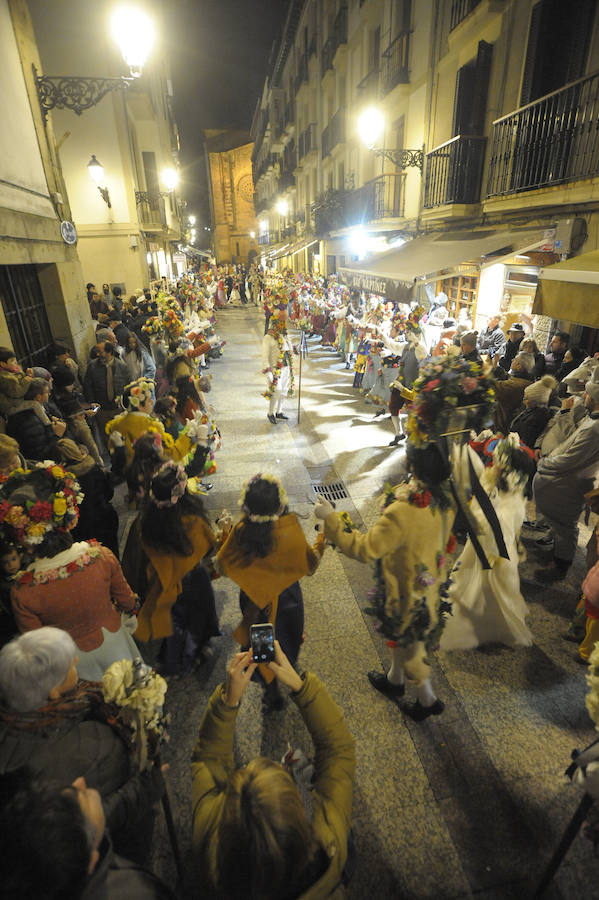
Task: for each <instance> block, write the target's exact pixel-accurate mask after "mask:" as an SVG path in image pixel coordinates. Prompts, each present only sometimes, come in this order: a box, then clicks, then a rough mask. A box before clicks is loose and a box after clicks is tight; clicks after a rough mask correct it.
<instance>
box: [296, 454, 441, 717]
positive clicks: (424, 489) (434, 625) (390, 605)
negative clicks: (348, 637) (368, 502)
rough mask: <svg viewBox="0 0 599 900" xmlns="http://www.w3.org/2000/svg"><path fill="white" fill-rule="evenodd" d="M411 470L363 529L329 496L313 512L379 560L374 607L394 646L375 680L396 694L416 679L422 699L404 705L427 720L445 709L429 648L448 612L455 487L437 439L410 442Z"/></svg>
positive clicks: (334, 537) (350, 546)
mask: <svg viewBox="0 0 599 900" xmlns="http://www.w3.org/2000/svg"><path fill="white" fill-rule="evenodd" d="M407 459H408V466H409V469H410V473H411V477H410V481H409V482H408V483H407V484H401V485H399V486H398V487H396V488H394V489H389V490H388V491H387V492H386V493H385V494H384V495H383V498H382V511H381V515H380V518H379V519H378V521H377V522H376V523H375V524H374V525H373V526H372V528H370V529H369V531H367V532H366V534H361V533H360V532H358V531H354V530H353V529H351V530H350V531H349V532H348V530H347V526H346V522H345V521H344V519H342V518H341V516H340V515H339V514H337V513H335V511H334V510H333V507H332V506H331V504H330V503H329V502H328V501H327V500H319V501H318V502H317V503H316V505H315V506H314V514H315V515H316V517H317V518H319V519H324V535H325V537H326V538H327V540H329V541H331V542H332V543H333V544H335V546H336V547H337V548H338V549H339V550H340V551H341V552H342V553H344V554H345V555H346V556H349V557H350V558H352V559H358V560H360V561H361V562H369V563H374V564H375V571H376V577H377V582H378V583H377V588H376V594H375V597H374V604H375V605H374V611H375V614H376V615H377V617H378V618H379V621H380V623H381V626H380V630H381V631H382V632H383V633H384V634H385V635H386V637H387V639H388V646H390V647H391V649H392V662H391V668H390V669H389V671H388V672H387V673H386V674H385V673H384V672H376V671H373V672H369V673H368V678H369V680H370V683H371V684H372V686H373V687H374V688H376V690H377V691H380V692H381V693H382V694H383V695H384V696H385V697H388V698H389V699H391V700H393V701H395V702H397V701H398V700H399V699H401V698H402V697H403V695H404V693H405V679H406V678H407V679H408V680H409V681H410V682H411V683H412V684H414V685H415V687H416V696H417V699H416V701H415V702H412V703H404V704H403V705H402V706H401V709H403V710H404V712H406V714H407V715H409V716H410V718H412V719H415V720H416V721H421V720H423V719H426V718H428V717H429V716H431V715H435V716H437V715H439V714H440V713H442V712H443V709H444V704H443V703H442V702H441V701H440V700H438V699H437V697H436V695H435V693H434V691H433V688H432V684H431V678H430V671H431V669H430V663H429V661H428V658H427V657H428V654H429V653H430V651H431V649H433V648H434V647H435V645H436V644H437V643H438V640H439V636H440V633H441V631H442V628H443V623H444V619H445V612H446V604H445V601H444V599H443V593H444V589H443V586H444V584H445V582H446V580H447V555H446V553H447V550H448V549H450V550H451V543H450V539H451V538H452V534H451V528H452V525H453V520H454V518H455V506H454V503H453V499H452V496H451V491H450V489H449V482H448V478H449V475H450V467H449V463H448V462H447V461H446V460H445V459H444V458H443V457H442V455H441V453H440V451H439V448H438V447H437V446H436V445H435V444H429V445H427V446H426V447H424V448H422V449H417V448H415V447H413V446H412V445H411V444H408V448H407Z"/></svg>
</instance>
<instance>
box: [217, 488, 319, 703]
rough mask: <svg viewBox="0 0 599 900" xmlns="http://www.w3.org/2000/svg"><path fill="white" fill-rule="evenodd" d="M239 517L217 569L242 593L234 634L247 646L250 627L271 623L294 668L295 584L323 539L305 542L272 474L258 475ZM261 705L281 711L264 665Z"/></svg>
mask: <svg viewBox="0 0 599 900" xmlns="http://www.w3.org/2000/svg"><path fill="white" fill-rule="evenodd" d="M239 505H240V506H241V512H242V518H241V520H240V521H239V522H238V523H237V524H236V525H235V527H234V528H233V530H232V531H231V533H230V535H229V537H228V538H227V540H226V541H225V543H224V544H223V547H222V549H221V550H220V552H219V553H218V556H217V558H216V563H217V566H218V568H219V570H220V571H221V572H222V573H223V574H224V575H226V576H227V577H228V578H230V579H231V580H232V581H234V582H235V584H237V585H238V586H239V588H240V594H239V603H240V606H241V611H242V613H243V621H242V622H241V624H240V625H239V627H238V628H237V630H236V631H235V632H234V633H233V637H234V638H235V639H236V640H237V641H238V642H239V643H240V644H241V646H242V647H247V646H249V643H250V626H251V625H255V624H258V623H262V622H271V623H272V624H273V625H274V627H275V636H276V637H277V639H278V640H279V641H280V644H281V647H282V648H283V651H284V653H285V654H286V656H288V657H289V659H290V661H291V663H292V665H295V663H296V661H297V657H298V654H299V651H300V646H301V643H302V639H303V631H304V601H303V597H302V591H301V588H300V585H299V579H300V578H301V577H302V576H303V575H312V574H313V573H314V572H315V571H316V569H317V568H318V564H319V562H320V559H321V557H322V554H323V552H324V538H323V536H322V535H319V537H318V538H317V540H316V543H315V544H314V546H312V547H311V546H310V544H308V542H307V541H306V538H305V536H304V532H303V530H302V527H301V525H300V523H299V522H298V519H297V516H295V515H294V514H293V513H290V512H289V506H288V502H287V494H286V493H285V490H284V488H283V486H282V484H281V482H280V481H279V480H278V478H275V477H274V476H272V475H266V474H258V475H255V476H254V477H253V478H252V479H251V481H248V482H247V484H246V485H245V486H244V489H243V491H242V494H241V497H240V498H239ZM259 674H260V676H261V677H262V679H263V681H264V683H265V685H266V690H265V696H264V701H265V706H266V707H267V708H273V709H279V708H281V705H282V699H281V697H280V695H279V693H278V688H277V684H276V681H274V680H273V674H272V672H271V671H270V669H269V668H268V666H265V665H260V666H259Z"/></svg>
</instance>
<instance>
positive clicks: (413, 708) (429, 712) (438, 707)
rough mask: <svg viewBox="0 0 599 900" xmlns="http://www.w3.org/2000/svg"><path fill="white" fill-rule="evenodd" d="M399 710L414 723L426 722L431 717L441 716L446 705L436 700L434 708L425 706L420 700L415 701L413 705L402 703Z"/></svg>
mask: <svg viewBox="0 0 599 900" xmlns="http://www.w3.org/2000/svg"><path fill="white" fill-rule="evenodd" d="M399 708H400V709H401V711H402V712H405V714H406V716H409V717H410V719H413V720H414V722H424V720H425V719H428V717H429V716H440V715H441V713H442V712H443V710H444V709H445V704H444V703H443V702H442V701H441V700H435V702H434V703H433V705H432V706H423V705H422V703H421V702H420V700H415V701H414V702H413V703H400V705H399Z"/></svg>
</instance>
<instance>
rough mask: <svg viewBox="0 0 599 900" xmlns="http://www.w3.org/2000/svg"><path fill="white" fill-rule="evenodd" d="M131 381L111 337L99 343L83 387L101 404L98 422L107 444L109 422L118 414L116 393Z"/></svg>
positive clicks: (92, 398)
mask: <svg viewBox="0 0 599 900" xmlns="http://www.w3.org/2000/svg"><path fill="white" fill-rule="evenodd" d="M128 383H129V369H128V368H127V366H126V364H125V363H124V362H123V360H122V359H120V358H119V356H118V353H117V349H116V346H115V345H114V344H112V343H111V342H110V341H105V342H103V343H100V344H96V358H95V359H92V361H91V362H90V364H89V366H88V367H87V371H86V373H85V378H84V379H83V391H84V393H85V396H86V397H87V399H88V400H90V401H91V402H92V403H99V404H100V409H99V411H98V413H97V414H96V423H97V426H98V430H99V432H100V437H101V439H102V442H103V443H104V444H105V443H106V431H105V427H106V424H107V422H110V420H111V419H114V417H115V415H116V414H117V411H118V407H117V402H116V400H117V397H120V396H121V395H122V393H123V390H124V389H125V385H126V384H128Z"/></svg>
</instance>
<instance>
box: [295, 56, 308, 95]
mask: <svg viewBox="0 0 599 900" xmlns="http://www.w3.org/2000/svg"><path fill="white" fill-rule="evenodd" d="M307 80H308V54H307V53H302V55H301V56H300V59H299V64H298V68H297V75H296V76H295V93H296V94H297V92H298V91H299V89H300V88H301V86H302V84H303V83H304V81H307Z"/></svg>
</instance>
